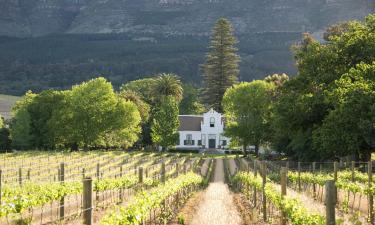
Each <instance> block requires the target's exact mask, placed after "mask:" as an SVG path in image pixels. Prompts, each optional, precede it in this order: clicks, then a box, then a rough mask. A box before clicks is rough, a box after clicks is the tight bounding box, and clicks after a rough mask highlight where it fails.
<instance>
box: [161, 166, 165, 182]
mask: <svg viewBox="0 0 375 225" xmlns="http://www.w3.org/2000/svg"><path fill="white" fill-rule="evenodd" d="M160 179H161V182H162V183H165V162H162V164H161V171H160Z"/></svg>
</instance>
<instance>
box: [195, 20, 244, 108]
mask: <svg viewBox="0 0 375 225" xmlns="http://www.w3.org/2000/svg"><path fill="white" fill-rule="evenodd" d="M233 32H234V31H233V28H232V25H231V23H230V22H229V21H228V20H226V19H224V18H222V19H219V20H218V22H217V23H216V25H215V27H214V29H213V31H212V36H211V43H210V47H209V49H210V51H209V53H208V54H207V56H206V62H205V64H204V65H203V66H202V68H203V81H204V90H203V100H204V103H205V104H206V105H207V106H208V107H210V108H213V109H215V110H216V111H218V112H222V111H223V109H222V106H221V101H222V99H223V96H224V93H225V91H226V90H227V88H229V87H231V86H232V85H233V84H235V83H237V82H238V74H239V66H238V63H239V61H240V57H239V56H238V55H237V48H235V44H236V43H237V40H236V38H235V37H234V34H233Z"/></svg>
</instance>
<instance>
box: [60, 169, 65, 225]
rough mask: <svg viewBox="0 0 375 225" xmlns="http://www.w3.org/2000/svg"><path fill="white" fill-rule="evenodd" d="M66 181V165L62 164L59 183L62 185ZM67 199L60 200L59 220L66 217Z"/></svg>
mask: <svg viewBox="0 0 375 225" xmlns="http://www.w3.org/2000/svg"><path fill="white" fill-rule="evenodd" d="M64 181H65V163H60V169H59V182H60V184H63V183H64ZM64 205H65V199H64V197H62V198H61V200H60V205H59V219H60V220H63V219H64V217H65V207H64Z"/></svg>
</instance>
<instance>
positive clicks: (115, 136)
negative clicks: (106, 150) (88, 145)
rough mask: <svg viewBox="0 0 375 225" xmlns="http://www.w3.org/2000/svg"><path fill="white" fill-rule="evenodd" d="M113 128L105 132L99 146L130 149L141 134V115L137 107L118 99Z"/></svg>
mask: <svg viewBox="0 0 375 225" xmlns="http://www.w3.org/2000/svg"><path fill="white" fill-rule="evenodd" d="M112 119H113V120H114V121H113V123H112V124H113V127H111V128H110V130H109V132H105V133H104V135H103V136H102V138H101V142H99V143H100V145H101V146H106V147H122V148H128V147H131V146H132V145H133V144H134V143H135V142H136V141H137V140H138V138H139V134H140V132H141V127H140V126H139V125H140V123H141V115H140V113H139V111H138V107H137V105H136V104H135V103H133V102H131V101H126V100H123V99H121V98H120V99H118V103H117V105H116V109H115V111H114V112H113V117H112Z"/></svg>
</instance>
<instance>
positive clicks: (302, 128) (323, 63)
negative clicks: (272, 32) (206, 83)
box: [272, 15, 375, 160]
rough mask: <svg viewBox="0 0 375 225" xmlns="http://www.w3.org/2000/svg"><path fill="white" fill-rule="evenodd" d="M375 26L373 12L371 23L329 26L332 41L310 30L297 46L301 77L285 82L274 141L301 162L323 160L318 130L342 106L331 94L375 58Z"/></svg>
mask: <svg viewBox="0 0 375 225" xmlns="http://www.w3.org/2000/svg"><path fill="white" fill-rule="evenodd" d="M374 27H375V15H370V16H368V17H367V18H366V21H365V22H358V21H352V22H348V23H346V24H345V25H338V26H337V27H334V28H332V27H331V28H329V29H328V31H327V33H328V36H327V39H328V42H326V43H319V42H317V41H315V40H314V39H313V38H312V37H311V35H308V34H305V35H304V39H303V41H302V42H301V43H300V44H299V45H297V46H294V47H293V50H294V54H295V58H296V62H297V66H298V75H297V76H295V77H293V78H292V79H290V80H289V81H287V82H285V83H284V85H283V87H282V88H281V89H280V93H281V94H280V96H279V98H278V100H277V102H276V103H275V107H274V119H273V121H274V122H273V128H274V129H273V130H274V136H273V141H272V143H273V145H274V147H275V148H276V149H279V150H281V151H283V152H285V153H287V154H288V155H289V156H294V157H296V158H299V159H301V160H302V159H308V160H313V159H314V158H315V159H319V157H320V155H319V154H318V152H317V148H314V147H313V143H315V141H314V140H313V139H314V138H313V133H314V130H316V129H318V128H319V127H320V126H321V125H322V123H323V121H324V120H325V118H326V117H327V116H328V115H329V114H330V111H331V110H332V109H334V108H335V107H337V105H336V104H335V102H334V101H332V99H331V98H328V96H327V93H330V92H332V91H333V90H335V89H336V88H337V83H336V80H339V79H340V78H341V77H342V76H343V74H346V73H348V71H349V70H350V69H352V68H355V67H356V66H357V64H359V63H361V62H364V63H367V64H371V63H372V62H373V61H375V55H374V54H373V53H374V52H375V44H374V43H375V36H374V35H373V34H374ZM315 146H316V144H315Z"/></svg>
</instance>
